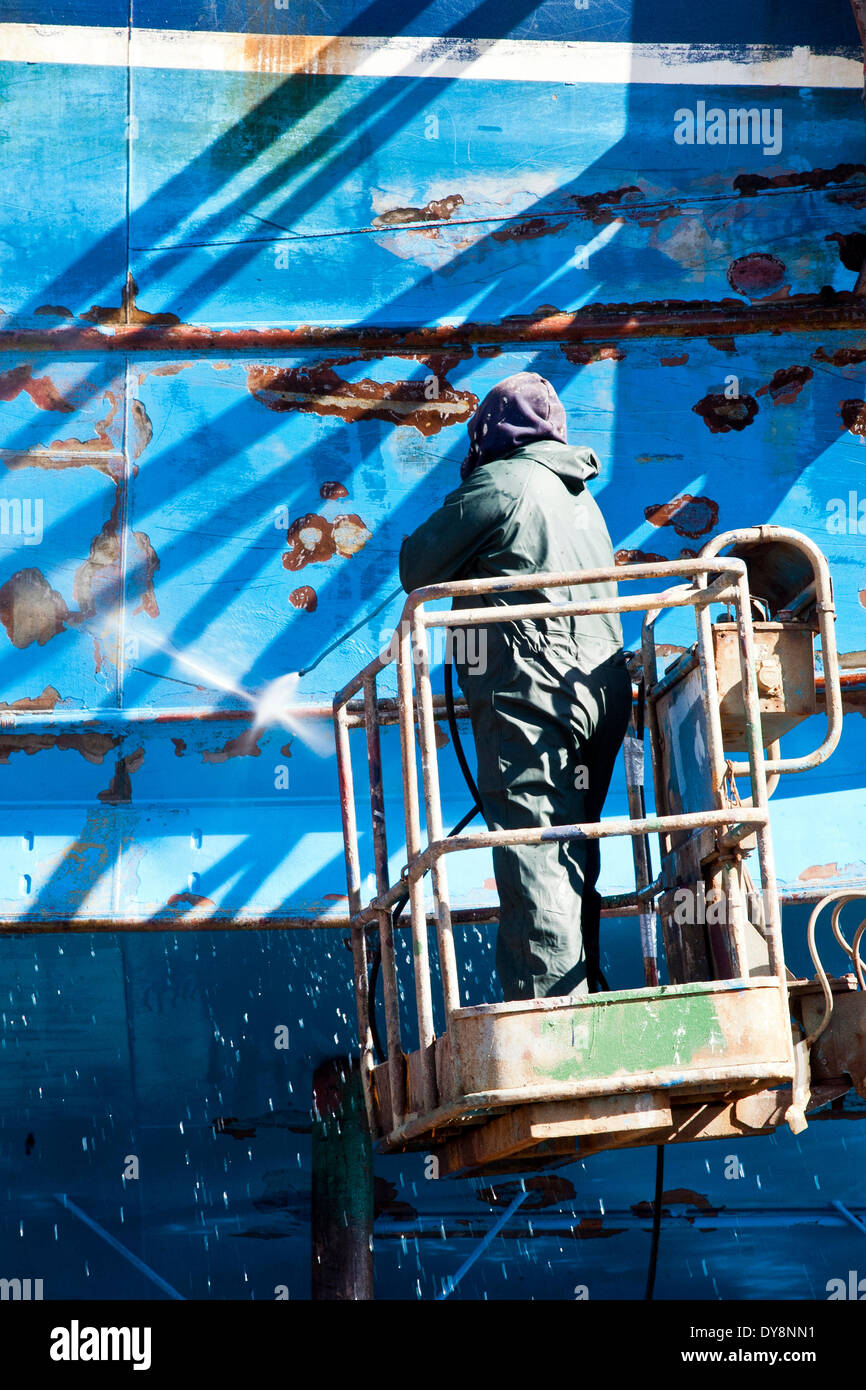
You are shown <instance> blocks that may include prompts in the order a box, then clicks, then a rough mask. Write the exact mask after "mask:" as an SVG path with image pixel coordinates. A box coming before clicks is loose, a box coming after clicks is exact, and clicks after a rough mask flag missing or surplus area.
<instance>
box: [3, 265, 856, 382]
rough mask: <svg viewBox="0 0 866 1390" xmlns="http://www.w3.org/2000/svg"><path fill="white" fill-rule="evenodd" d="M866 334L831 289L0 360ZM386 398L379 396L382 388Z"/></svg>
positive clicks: (122, 342)
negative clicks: (101, 354)
mask: <svg viewBox="0 0 866 1390" xmlns="http://www.w3.org/2000/svg"><path fill="white" fill-rule="evenodd" d="M864 326H866V303H864V299H863V297H862V296H858V295H856V294H854V293H852V292H851V291H849V290H839V291H835V290H832V289H830V288H827V287H825V288H823V289H821V290H820V291H818V292H817V293H815V294H812V293H809V294H795V295H790V296H788V297H787V298H785V299H783V300H773V301H768V300H767V299H763V300H762V301H761V302H760V303H758V304H754V303H748V304H747V303H744V302H743V300H742V299H717V300H710V299H694V300H671V299H665V300H640V301H637V302H635V303H633V304H629V303H607V304H590V305H586V306H584V307H583V308H581V309H578V310H576V311H575V312H574V313H558V312H554V313H550V314H546V313H537V314H535V315H534V316H530V315H527V316H522V315H520V316H509V317H507V318H506V319H504V320H502V321H499V322H494V323H480V322H472V323H461V324H437V325H434V326H432V327H427V328H424V327H417V326H416V327H411V328H392V327H390V326H374V325H367V324H364V325H353V326H352V325H350V326H347V327H331V326H319V325H317V326H314V325H311V324H303V325H301V326H300V327H298V328H244V329H215V328H209V327H207V326H206V325H201V324H178V325H176V326H170V325H168V326H166V325H158V324H141V323H130V324H129V325H122V324H121V325H118V326H117V327H116V328H115V330H114V332H113V333H110V334H106V333H104V332H101V331H100V330H99V329H97V328H91V327H87V328H84V327H81V326H80V325H78V324H70V325H68V326H66V325H61V326H59V327H57V328H51V329H9V330H6V331H0V351H3V352H9V351H15V352H47V353H54V354H58V353H62V352H122V353H129V352H148V353H157V352H166V353H168V352H175V353H179V354H183V355H187V354H189V353H190V352H215V353H219V354H220V356H224V355H225V354H226V353H231V352H234V353H238V354H242V353H247V354H249V353H252V352H255V353H257V354H258V353H261V352H276V351H281V350H286V351H288V350H291V349H294V348H320V349H323V350H326V351H333V350H337V351H346V350H353V351H359V352H362V353H373V352H378V353H381V354H388V355H391V354H414V353H416V352H432V351H436V350H445V351H455V350H461V351H462V350H463V349H465V348H466V347H467V346H469V345H475V344H478V345H481V346H483V347H484V348H485V349H487V350H488V351H490V350H492V348H493V347H494V346H495V345H496V344H497V343H512V342H528V343H538V342H558V341H569V342H583V341H597V340H598V339H606V338H691V337H706V336H707V335H708V334H716V335H718V336H725V335H731V336H734V335H740V334H743V333H768V332H769V333H775V332H793V331H798V330H803V331H811V332H820V331H833V332H838V331H843V330H845V329H852V328H863V327H864ZM380 389H381V388H380Z"/></svg>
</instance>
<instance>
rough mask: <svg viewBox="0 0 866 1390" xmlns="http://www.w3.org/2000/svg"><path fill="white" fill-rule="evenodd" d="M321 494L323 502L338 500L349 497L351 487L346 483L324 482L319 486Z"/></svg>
mask: <svg viewBox="0 0 866 1390" xmlns="http://www.w3.org/2000/svg"><path fill="white" fill-rule="evenodd" d="M319 496H320V497H321V499H322V501H323V502H336V501H338V500H339V499H341V498H343V497H348V496H349V489H348V488H347V487H346V486H345V484H344V483H338V482H331V483H322V486H321V487H320V488H319Z"/></svg>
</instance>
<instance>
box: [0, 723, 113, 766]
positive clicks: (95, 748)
mask: <svg viewBox="0 0 866 1390" xmlns="http://www.w3.org/2000/svg"><path fill="white" fill-rule="evenodd" d="M119 743H120V735H117V736H112V735H111V734H102V733H98V732H97V731H96V730H91V729H88V730H85V731H84V732H83V733H78V734H76V733H44V734H38V733H30V732H27V733H14V734H12V733H9V734H6V733H2V732H0V764H2V763H8V762H9V759H10V757H11V755H12V754H13V753H26V754H27V755H28V756H29V757H32V756H33V754H34V753H42V752H45V751H46V750H47V749H50V748H56V749H59V750H60V751H61V752H65V751H67V750H68V749H71V750H73V751H74V752H76V753H80V755H81V757H82V758H84V760H85V762H88V763H94V764H97V763H102V762H104V761H105V757H106V754H108V753H110V752H111V750H112V749H113V748H117V747H118V745H119Z"/></svg>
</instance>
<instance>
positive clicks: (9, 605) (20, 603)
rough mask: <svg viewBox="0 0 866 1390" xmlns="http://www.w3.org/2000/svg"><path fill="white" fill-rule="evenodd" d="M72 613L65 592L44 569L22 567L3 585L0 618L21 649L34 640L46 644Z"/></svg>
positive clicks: (11, 640) (13, 640) (15, 645)
mask: <svg viewBox="0 0 866 1390" xmlns="http://www.w3.org/2000/svg"><path fill="white" fill-rule="evenodd" d="M69 616H70V614H69V609H68V608H67V607H66V603H65V601H64V599H63V597H62V595H61V594H59V593H58V591H57V590H56V589H52V587H51V585H50V584H49V583H48V580H47V579H46V578H45V576H44V574H43V573H42V571H41V570H38V569H25V570H18V571H17V572H16V573H15V574H13V575H12V577H11V578H10V579H7V580H6V583H5V584H4V585H3V586H2V587H0V622H2V624H3V626H4V627H5V629H6V633H7V636H8V638H9V641H10V642H11V643H12V645H13V646H14V647H18V649H19V650H23V648H24V647H29V646H30V645H31V643H33V642H35V643H36V644H37V645H38V646H40V647H44V646H45V643H46V642H50V641H51V638H52V637H56V636H57V635H58V633H61V632H63V631H64V629H65V627H66V623H67V621H68V619H69Z"/></svg>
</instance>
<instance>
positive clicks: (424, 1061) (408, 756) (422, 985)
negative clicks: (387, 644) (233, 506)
mask: <svg viewBox="0 0 866 1390" xmlns="http://www.w3.org/2000/svg"><path fill="white" fill-rule="evenodd" d="M399 634H400V636H399V648H398V657H397V663H398V664H397V690H398V703H399V707H400V756H401V761H402V766H403V818H404V824H405V827H406V854H407V856H408V859H409V861H410V862H411V860H413V859H414V858H415V856H416V855H418V854H420V853H421V818H420V809H419V805H418V760H417V757H416V755H415V720H414V707H413V701H412V642H411V635H410V632H409V627H408V624H407V623H405V622H401V624H400V628H399ZM409 913H410V920H411V924H412V963H413V967H414V972H415V1007H416V1010H417V1015H418V1046H419V1048H420V1051H421V1087H422V1099H423V1105H424V1109H425V1111H427V1110H431V1109H433V1107H434V1106H435V1105H436V1104H437V1102H438V1087H437V1084H436V1058H435V1055H434V1052H433V1049H434V1046H435V1043H436V1029H435V1027H434V1024H433V994H432V990H431V985H430V948H429V944H428V939H427V914H426V912H425V911H424V885H423V883H422V881H421V879H414V880H413V881H412V882H411V883H410V884H409Z"/></svg>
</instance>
